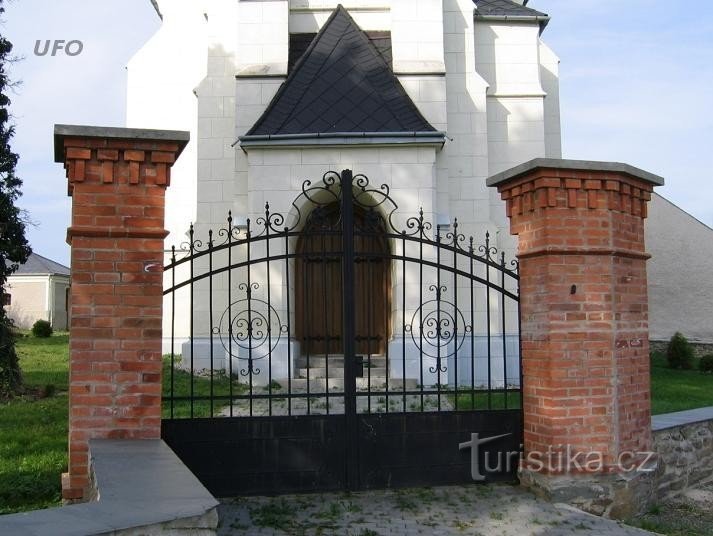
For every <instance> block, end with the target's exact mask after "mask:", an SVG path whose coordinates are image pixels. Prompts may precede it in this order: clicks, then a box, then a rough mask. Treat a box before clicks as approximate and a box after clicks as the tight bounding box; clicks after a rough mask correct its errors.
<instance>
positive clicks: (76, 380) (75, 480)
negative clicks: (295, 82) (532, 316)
mask: <svg viewBox="0 0 713 536" xmlns="http://www.w3.org/2000/svg"><path fill="white" fill-rule="evenodd" d="M187 142H188V133H187V132H168V131H156V130H136V129H122V128H102V127H82V126H68V125H56V126H55V161H57V162H62V163H64V167H65V169H66V171H67V178H68V179H69V195H70V196H72V197H73V202H72V224H71V227H70V228H69V229H68V230H67V242H68V243H69V244H70V246H71V260H72V265H71V267H72V279H71V285H72V291H71V300H70V305H69V307H70V356H69V360H70V363H69V472H68V473H66V474H64V475H62V490H63V491H62V494H63V497H64V498H65V499H67V500H77V499H82V497H83V496H84V494H85V490H86V489H87V486H88V484H89V481H88V476H89V467H88V466H89V460H88V441H89V440H90V439H95V438H112V439H123V438H127V439H129V438H130V439H137V438H159V437H160V434H161V321H162V301H163V300H162V291H163V282H162V266H163V260H164V259H163V249H164V246H163V241H164V238H165V237H166V235H167V234H168V233H167V232H166V231H165V230H164V196H165V192H166V187H167V186H168V185H169V183H170V169H171V166H172V165H173V163H174V162H175V161H176V158H177V157H178V155H179V154H180V153H181V151H182V150H183V148H184V147H185V145H186V144H187Z"/></svg>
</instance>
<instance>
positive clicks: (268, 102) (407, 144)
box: [127, 0, 713, 357]
mask: <svg viewBox="0 0 713 536" xmlns="http://www.w3.org/2000/svg"><path fill="white" fill-rule="evenodd" d="M152 3H153V4H154V6H155V8H156V11H157V13H158V14H159V16H161V18H162V20H163V24H162V26H161V29H160V30H159V31H158V32H157V34H156V35H155V36H154V37H153V38H152V39H151V40H150V41H149V42H148V43H147V44H146V45H145V46H144V47H143V48H142V49H141V50H140V51H139V52H138V53H137V54H136V55H135V56H134V58H132V60H131V61H130V63H129V66H128V73H129V79H128V101H127V106H128V113H127V122H128V125H127V126H129V127H145V128H171V129H182V130H189V131H190V132H191V142H190V144H189V146H188V147H187V148H186V151H185V152H184V153H183V155H182V156H181V159H180V160H179V162H178V163H177V165H176V166H175V167H174V168H173V171H172V182H171V188H169V190H168V194H167V223H166V225H167V228H168V230H169V231H170V235H169V237H168V239H167V249H168V248H170V246H171V245H180V243H181V242H184V241H186V240H187V236H186V233H187V229H188V226H189V224H190V223H191V222H193V223H194V224H195V230H196V237H201V238H203V239H204V240H205V238H206V236H207V230H208V229H214V230H217V229H219V228H221V227H225V225H226V217H227V214H228V211H232V214H233V218H234V222H235V223H237V224H243V223H245V222H246V221H247V220H248V219H251V220H252V221H253V222H255V221H256V219H257V218H258V217H259V216H261V215H263V214H264V210H265V203H266V202H269V203H270V205H271V210H273V211H274V212H280V213H285V214H287V213H289V211H290V209H291V203H292V201H293V200H294V199H295V198H296V197H297V196H298V195H299V194H300V192H301V185H302V183H303V181H304V180H305V179H310V180H312V181H313V182H319V180H320V179H321V177H322V175H323V174H324V173H325V172H326V171H328V170H337V171H339V170H342V169H345V168H349V169H353V170H354V172H355V173H363V174H365V175H367V176H369V177H370V178H371V180H372V182H373V183H374V184H376V185H380V184H387V185H388V186H389V187H390V188H391V195H392V197H393V198H394V200H395V201H396V202H397V204H398V206H399V208H398V215H399V217H400V218H401V220H400V221H401V222H404V221H405V219H406V218H407V217H409V216H413V215H415V214H417V212H418V211H419V209H420V208H423V210H424V213H425V217H426V219H428V220H430V221H432V222H433V223H434V225H435V224H439V225H442V226H449V225H452V223H453V222H454V221H455V220H456V219H457V221H458V223H459V231H460V232H462V233H464V234H465V235H466V236H469V235H472V236H475V237H476V239H479V240H482V237H484V236H485V233H486V232H488V233H489V234H490V236H491V239H492V242H493V245H494V246H495V247H497V248H498V249H499V250H502V251H505V252H506V253H507V254H508V256H510V257H512V256H513V255H514V253H515V249H516V242H515V240H514V239H513V238H512V237H511V236H510V234H509V230H508V222H507V218H506V216H505V211H504V204H503V203H502V202H501V200H500V198H499V194H497V192H496V191H494V190H493V189H490V188H487V187H486V185H485V180H486V178H487V177H489V176H490V175H493V174H495V173H498V172H500V171H503V170H505V169H508V168H510V167H513V166H515V165H518V164H521V163H523V162H525V161H528V160H530V159H532V158H536V157H554V158H558V157H560V156H561V136H560V117H559V96H558V68H559V67H558V64H559V60H558V58H557V56H556V55H555V54H554V52H553V51H552V50H551V49H550V48H549V47H548V46H547V45H546V44H545V43H544V42H543V40H542V34H543V31H544V30H545V27H546V25H547V23H548V21H549V17H548V16H547V15H545V14H544V13H541V12H539V11H537V10H535V9H533V6H530V5H525V4H528V2H527V1H511V0H476V1H475V2H474V1H473V0H343V1H342V2H341V5H340V7H338V2H337V1H335V0H262V1H255V0H152ZM354 54H356V55H354ZM334 56H339V57H340V58H341V59H340V61H338V62H337V61H334ZM324 58H327V59H324ZM329 58H331V59H329ZM355 58H358V59H355ZM322 61H323V62H326V63H324V64H322V63H320V62H322ZM329 62H332V63H329ZM325 65H326V67H325ZM342 65H343V66H348V68H349V72H348V73H347V72H346V71H345V72H343V73H342V76H335V73H338V72H339V68H340V66H342ZM370 73H372V74H373V73H376V74H375V75H374V76H376V78H377V79H378V80H375V79H372V78H370V76H371V74H370ZM352 75H354V76H352ZM355 95H357V96H358V97H355ZM352 97H354V98H352ZM660 205H662V203H658V202H655V203H654V206H652V208H651V211H650V213H651V222H650V223H649V227H648V233H647V240H648V245H649V249H650V250H651V251H653V252H659V251H673V249H672V248H669V247H668V245H667V244H668V243H669V241H671V240H675V241H676V242H677V243H680V241H681V240H683V241H684V242H685V240H688V239H689V238H688V237H689V235H688V233H683V234H682V238H681V237H675V236H674V234H671V233H669V232H668V230H669V226H668V225H658V223H657V222H658V220H659V218H666V219H667V221H668V220H669V219H670V218H669V216H666V215H665V213H666V211H665V210H661V211H659V210H657V208H658V207H659V206H660ZM674 219H675V217H674ZM679 219H680V218H679ZM683 220H685V218H683ZM683 220H681V223H680V224H681V225H688V223H687V222H685V221H683ZM676 225H678V223H676ZM652 231H653V232H652ZM702 232H704V231H702ZM704 234H705V232H704ZM663 258H664V255H663V254H662V255H661V259H662V260H663ZM659 262H661V261H660V260H659V258H657V256H654V258H653V260H652V261H651V269H650V273H651V274H652V284H651V293H652V297H651V318H652V326H654V327H655V329H654V330H653V332H652V335H653V336H654V337H657V338H667V337H669V336H670V334H671V333H669V331H671V332H672V331H674V330H681V331H683V332H684V333H686V332H687V324H688V323H689V322H690V323H691V324H688V325H692V324H693V323H695V324H696V326H695V329H691V330H690V331H689V333H690V334H691V335H693V336H695V337H697V338H700V339H713V321H712V320H711V315H707V316H706V315H702V316H699V317H698V318H696V319H686V316H685V315H684V314H677V313H676V312H675V311H673V307H675V303H676V302H675V301H673V302H672V301H671V300H663V299H660V296H664V295H665V293H666V292H668V290H665V289H667V288H670V287H668V281H667V280H661V279H660V277H669V276H670V274H669V275H666V274H667V272H666V270H662V269H659V268H658V263H659ZM664 262H666V263H667V264H668V263H670V262H673V261H672V260H671V259H669V260H666V261H664ZM682 262H685V260H682ZM706 283H707V282H706ZM222 284H223V285H225V283H222ZM690 284H691V282H688V285H690ZM707 284H708V285H710V283H707ZM219 286H220V285H219ZM683 286H686V283H683ZM223 290H224V289H223ZM199 292H200V291H199ZM287 292H290V290H289V289H287ZM687 296H688V300H689V301H688V303H687V304H682V305H686V306H688V305H690V303H691V300H693V301H695V300H697V299H699V298H700V296H701V293H700V292H699V293H698V295H696V294H695V293H693V292H691V293H688V294H687ZM178 299H179V302H178V304H177V306H176V310H177V311H183V312H184V313H185V311H186V310H187V309H188V307H189V302H188V297H186V296H185V295H184V296H183V297H182V298H181V297H179V298H178ZM273 299H274V297H273ZM407 309H408V307H407ZM697 310H705V305H701V308H698V309H697ZM196 312H197V313H198V314H197V315H196V319H197V320H196V323H197V324H196V332H195V335H196V336H195V337H194V341H193V342H194V352H195V355H196V357H199V356H200V355H203V356H205V353H206V352H207V349H206V344H207V340H208V336H209V333H210V329H211V327H210V326H209V325H208V324H207V323H206V317H207V315H206V314H205V313H206V310H205V309H199V308H198V309H196ZM406 313H407V311H400V312H399V311H397V310H394V311H393V314H394V318H400V315H404V314H406ZM663 318H666V320H665V321H664V320H661V319H663ZM671 318H678V319H680V322H679V325H677V326H676V325H674V324H675V322H673V321H671V320H670V319H671ZM684 320H685V321H684ZM187 323H188V320H187V315H186V314H180V315H179V316H178V317H177V323H176V328H175V329H176V333H177V335H181V334H183V335H184V339H185V334H186V333H187V332H188V331H187V330H188V327H187ZM165 327H166V330H165V331H168V327H169V326H168V324H166V326H165ZM392 342H393V343H394V344H398V341H392ZM181 351H182V352H183V354H184V355H185V353H186V351H187V349H186V348H183V349H182V350H181ZM201 352H202V354H201ZM296 352H299V349H296Z"/></svg>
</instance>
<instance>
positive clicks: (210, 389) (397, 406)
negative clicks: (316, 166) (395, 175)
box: [162, 170, 522, 496]
mask: <svg viewBox="0 0 713 536" xmlns="http://www.w3.org/2000/svg"><path fill="white" fill-rule="evenodd" d="M427 220H428V218H427V217H425V216H424V214H423V212H422V211H421V212H420V213H419V214H418V215H416V216H412V217H408V218H404V217H403V216H401V214H400V213H399V211H398V210H397V206H396V204H395V203H394V201H393V199H392V198H391V196H390V195H389V189H388V187H387V186H385V185H382V186H381V187H379V188H373V187H371V186H370V184H369V180H368V179H367V178H366V177H365V176H363V175H356V176H352V172H351V171H349V170H345V171H343V172H342V173H341V174H337V173H335V172H329V173H327V174H325V175H324V177H323V178H322V181H321V182H320V183H319V184H318V185H313V184H312V183H311V182H310V181H305V183H304V184H303V187H302V193H301V195H300V196H299V197H298V198H297V199H296V200H295V201H294V202H293V204H292V208H291V210H290V212H289V213H288V214H285V215H282V214H275V213H272V212H270V209H269V205H266V208H265V213H264V216H261V217H260V218H258V219H256V221H255V222H254V223H253V222H251V221H250V220H247V221H246V222H245V224H238V223H237V222H235V221H234V220H233V219H232V216H230V215H229V216H228V220H227V226H226V227H224V228H222V229H220V230H219V231H218V232H217V233H214V232H213V231H208V233H207V240H205V241H204V240H202V239H199V238H197V237H196V234H197V232H196V230H195V229H194V228H193V227H191V229H190V233H189V241H188V242H187V243H186V244H184V246H182V247H181V248H179V249H175V248H174V249H173V251H172V259H171V262H170V264H168V265H167V266H166V267H165V274H166V282H167V288H166V290H165V292H164V294H165V297H166V307H167V308H168V310H170V339H167V340H166V343H165V344H166V346H167V347H168V353H167V354H166V355H165V357H164V396H163V401H164V403H163V422H162V435H163V438H164V439H165V440H166V442H167V443H168V444H169V445H170V446H171V447H172V448H173V449H174V450H175V451H176V453H177V454H178V455H179V457H180V458H181V459H182V460H183V461H184V462H185V463H186V464H187V465H188V467H189V468H190V469H191V470H193V472H194V473H195V474H196V475H197V476H198V478H199V479H200V480H201V481H202V482H203V483H204V484H205V485H206V486H207V487H208V489H210V490H211V491H212V492H213V493H214V494H216V495H218V496H231V495H240V494H249V493H283V492H295V491H315V490H332V489H365V488H379V487H399V486H409V485H421V484H428V485H432V484H451V483H465V482H469V481H472V480H473V479H475V480H483V481H493V480H511V479H513V478H514V476H515V472H516V470H517V459H518V456H519V452H520V445H521V441H522V410H521V403H522V402H521V389H520V383H521V382H520V375H521V372H520V347H519V305H518V301H519V300H518V279H519V277H518V273H517V263H516V262H515V261H512V262H511V263H506V260H505V255H504V254H502V253H500V254H498V252H497V251H496V250H495V248H494V247H493V246H492V245H491V243H490V237H489V235H487V234H486V236H485V240H484V243H483V244H476V243H475V242H474V240H473V238H470V239H468V240H466V237H465V236H464V235H462V234H460V233H459V232H458V224H457V222H454V223H453V224H452V225H449V226H448V227H447V228H444V227H442V226H440V227H439V226H437V227H435V228H434V227H433V226H432V225H431V224H430V223H429V222H428V221H427Z"/></svg>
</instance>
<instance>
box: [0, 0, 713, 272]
mask: <svg viewBox="0 0 713 536" xmlns="http://www.w3.org/2000/svg"><path fill="white" fill-rule="evenodd" d="M5 4H6V8H7V12H6V14H5V17H4V21H3V26H2V28H1V31H2V32H3V34H4V35H6V36H7V37H8V38H9V39H10V40H11V41H12V42H13V43H14V45H15V50H14V51H15V54H16V55H17V56H19V57H21V58H22V59H21V61H19V62H17V63H15V64H13V66H12V67H11V71H10V72H11V77H12V78H13V79H15V80H19V81H21V82H22V84H21V86H20V87H19V88H18V89H17V90H16V93H14V94H11V95H10V97H11V99H12V106H11V113H12V114H13V116H14V120H15V123H16V130H17V133H16V135H15V138H14V140H13V143H12V147H13V150H15V152H17V153H19V154H20V164H19V166H18V170H17V171H18V175H19V176H20V177H21V178H22V179H23V180H24V186H23V192H24V195H23V197H22V198H21V200H20V206H21V207H22V208H23V209H26V210H27V211H28V212H29V215H30V219H31V220H32V222H33V225H32V226H31V227H30V228H29V230H28V231H29V232H28V234H29V239H30V243H31V245H32V247H33V248H34V250H35V251H36V252H37V253H39V254H41V255H44V256H46V257H49V258H51V259H53V260H56V261H58V262H62V263H64V264H68V263H69V247H68V246H67V245H66V242H65V237H66V228H67V226H68V225H69V217H70V207H71V205H70V202H71V199H70V198H69V197H67V184H66V178H65V176H64V171H63V169H62V166H61V164H56V163H54V161H53V138H52V131H53V125H54V124H55V123H69V124H93V125H103V126H124V121H125V108H126V105H125V102H126V69H125V67H126V64H127V62H128V61H129V59H130V58H131V57H132V55H133V54H134V53H135V52H136V51H138V50H139V49H140V48H141V46H142V45H143V44H144V43H145V42H146V41H147V40H148V39H149V38H150V37H151V35H152V34H153V33H154V32H155V31H156V30H157V29H158V27H159V25H160V20H159V18H158V17H157V16H156V13H155V11H154V9H153V7H152V6H151V2H150V1H149V0H120V1H119V0H92V1H89V0H61V1H59V2H49V1H47V0H6V1H5ZM683 5H685V9H680V6H683ZM529 6H530V7H533V8H536V9H538V10H540V11H544V12H546V13H548V14H549V15H550V16H551V17H552V20H551V22H550V24H549V25H548V27H547V29H546V30H545V32H544V34H543V39H544V41H545V42H546V43H547V44H548V45H549V46H550V47H551V48H552V49H553V50H554V51H555V52H556V53H557V55H558V56H559V57H560V59H561V64H560V77H561V79H560V83H561V87H560V96H561V111H562V116H561V119H562V142H563V157H564V158H574V159H590V160H610V161H618V162H626V163H628V164H632V165H634V166H637V167H640V168H642V169H645V170H647V171H650V172H653V173H656V174H658V175H661V176H663V177H664V178H665V179H666V186H664V187H662V188H659V189H658V190H657V191H658V192H659V193H660V194H662V195H664V196H665V197H667V198H668V199H669V200H670V201H672V202H674V203H675V204H677V205H678V206H679V207H681V208H682V209H684V210H686V211H688V212H690V213H691V214H692V215H694V216H695V217H696V218H698V219H699V220H701V221H702V222H703V223H705V224H707V225H709V226H713V172H712V171H711V166H710V153H711V152H713V5H712V4H711V2H709V1H708V0H687V1H686V2H674V3H671V2H664V1H663V0H625V1H623V0H531V2H530V3H529ZM677 7H678V9H677ZM56 39H64V40H65V41H70V40H80V41H82V43H83V45H84V48H83V51H82V52H81V54H79V55H77V56H74V57H69V56H66V55H65V54H63V53H61V52H60V53H59V54H57V55H56V56H54V57H52V56H51V55H49V54H47V55H45V56H37V55H35V53H34V49H35V42H36V41H38V40H39V41H41V42H43V43H44V41H46V40H56Z"/></svg>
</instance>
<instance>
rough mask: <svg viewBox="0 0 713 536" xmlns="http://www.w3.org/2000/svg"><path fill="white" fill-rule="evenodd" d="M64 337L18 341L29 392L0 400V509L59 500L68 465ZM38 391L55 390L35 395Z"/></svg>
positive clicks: (7, 510)
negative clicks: (44, 396)
mask: <svg viewBox="0 0 713 536" xmlns="http://www.w3.org/2000/svg"><path fill="white" fill-rule="evenodd" d="M67 339H68V337H67V335H66V334H59V335H55V336H52V337H50V338H47V339H36V338H33V337H29V338H22V339H20V340H18V342H17V352H18V355H19V357H20V366H21V367H22V372H23V379H24V382H25V386H26V388H27V390H28V393H27V394H26V395H25V396H22V397H18V398H15V399H13V400H10V401H4V402H0V514H8V513H11V512H20V511H25V510H34V509H38V508H47V507H50V506H57V505H59V503H60V498H61V482H60V475H61V473H62V472H64V471H66V470H67V418H68V406H67V394H66V390H67V375H68V367H67V362H68V359H67V356H68V349H67V348H68V345H67ZM48 386H54V389H52V388H50V389H48ZM55 389H56V391H55ZM42 391H46V392H53V391H54V394H53V396H50V397H48V398H37V396H36V394H39V393H40V392H42Z"/></svg>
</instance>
